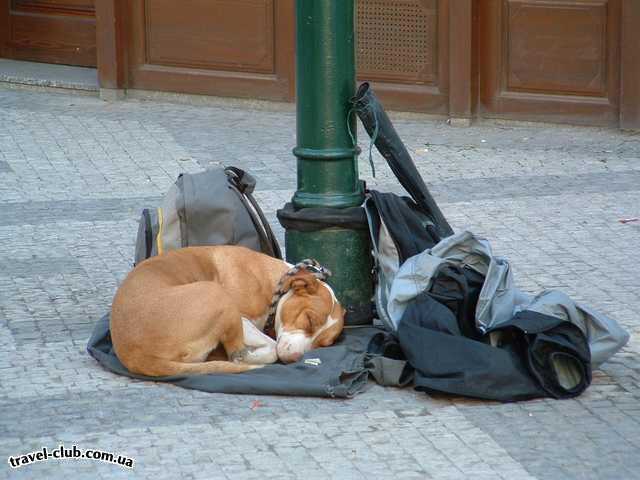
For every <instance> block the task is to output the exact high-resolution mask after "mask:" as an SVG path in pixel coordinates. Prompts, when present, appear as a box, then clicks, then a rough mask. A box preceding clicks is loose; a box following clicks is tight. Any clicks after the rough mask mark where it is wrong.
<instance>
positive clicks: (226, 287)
mask: <svg viewBox="0 0 640 480" xmlns="http://www.w3.org/2000/svg"><path fill="white" fill-rule="evenodd" d="M328 275H330V272H328V271H327V270H325V269H324V268H322V267H321V266H320V265H318V264H317V262H314V261H309V260H306V261H304V262H303V263H300V264H298V265H296V266H292V265H290V264H288V263H286V262H284V261H282V260H278V259H275V258H272V257H269V256H267V255H264V254H262V253H257V252H255V251H253V250H249V249H247V248H244V247H238V246H213V247H189V248H183V249H180V250H175V251H172V252H168V253H165V254H162V255H160V256H157V257H152V258H150V259H148V260H145V261H144V262H142V263H140V264H139V265H138V266H136V268H134V269H133V270H132V271H131V272H130V273H129V275H128V276H127V278H126V279H125V280H124V282H123V283H122V285H121V286H120V288H119V289H118V291H117V292H116V295H115V298H114V300H113V306H112V309H111V337H112V340H113V345H114V348H115V351H116V354H117V356H118V358H119V359H120V361H121V362H122V363H123V364H124V365H125V366H126V367H127V368H128V369H129V370H130V371H131V372H133V373H138V374H142V375H149V376H164V375H182V374H202V373H238V372H244V371H247V370H251V369H253V368H259V367H261V366H263V365H265V364H268V363H273V362H275V361H276V360H278V359H280V360H281V361H283V362H285V363H291V362H295V361H298V360H299V359H300V358H301V357H302V355H303V354H304V353H305V352H306V351H308V350H310V349H313V348H317V347H325V346H329V345H331V344H333V342H334V341H335V339H336V338H337V337H338V335H340V333H341V332H342V329H343V326H344V315H345V310H344V309H343V308H342V306H341V305H340V304H339V303H338V301H337V300H336V297H335V294H334V293H333V290H332V289H331V287H330V286H329V285H328V284H326V283H325V282H324V281H323V280H324V279H325V278H326V277H327V276H328ZM263 332H264V333H263ZM266 333H270V334H271V336H273V337H275V340H274V339H273V338H271V337H270V336H268V335H267V334H266Z"/></svg>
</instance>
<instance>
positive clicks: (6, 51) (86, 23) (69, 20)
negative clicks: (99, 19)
mask: <svg viewBox="0 0 640 480" xmlns="http://www.w3.org/2000/svg"><path fill="white" fill-rule="evenodd" d="M0 17H1V18H0V22H1V23H0V29H1V30H3V32H4V34H3V35H2V38H0V40H1V43H2V44H3V45H2V48H1V52H0V53H1V54H2V56H4V57H7V58H14V59H17V60H31V61H36V62H46V63H62V64H66V65H81V66H90V67H95V66H96V20H95V0H4V1H3V2H2V6H0Z"/></svg>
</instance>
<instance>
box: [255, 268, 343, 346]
mask: <svg viewBox="0 0 640 480" xmlns="http://www.w3.org/2000/svg"><path fill="white" fill-rule="evenodd" d="M300 270H306V271H308V272H309V273H311V274H312V275H313V276H314V277H316V278H317V279H318V280H322V281H325V280H326V279H327V278H329V277H330V276H331V271H330V270H329V269H328V268H325V267H323V266H322V265H320V264H319V263H318V262H317V261H316V260H314V259H311V258H307V259H305V260H302V261H301V262H299V263H296V264H295V265H294V266H293V267H291V268H290V269H289V270H288V271H287V272H286V273H285V274H284V275H283V276H282V278H280V281H278V285H277V286H276V290H275V292H274V294H273V297H271V305H269V313H268V317H267V322H266V323H265V325H264V330H263V331H264V332H265V333H266V334H267V335H270V336H272V337H274V338H275V320H276V309H277V308H278V302H280V300H281V299H282V297H283V296H284V294H285V293H287V292H286V291H285V290H284V284H285V282H286V280H287V278H289V277H292V276H294V275H295V274H296V273H298V272H299V271H300ZM272 334H273V335H272Z"/></svg>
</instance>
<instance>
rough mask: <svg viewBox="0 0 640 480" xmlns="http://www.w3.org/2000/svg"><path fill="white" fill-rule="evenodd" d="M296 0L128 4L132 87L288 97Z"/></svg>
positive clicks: (186, 0)
mask: <svg viewBox="0 0 640 480" xmlns="http://www.w3.org/2000/svg"><path fill="white" fill-rule="evenodd" d="M293 5H294V0H180V1H176V0H130V1H129V2H128V20H129V28H128V32H127V45H128V47H129V49H130V50H129V75H128V77H129V88H135V89H143V90H164V91H171V92H185V93H196V94H207V95H220V96H231V97H248V98H262V99H269V100H285V101H286V100H290V99H292V98H293V92H294V85H293V70H294V61H293V59H294V43H295V38H294V36H295V30H294V28H295V27H294V23H295V22H294V18H293V13H294V10H293Z"/></svg>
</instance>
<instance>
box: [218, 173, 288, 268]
mask: <svg viewBox="0 0 640 480" xmlns="http://www.w3.org/2000/svg"><path fill="white" fill-rule="evenodd" d="M224 172H225V173H226V174H227V178H228V180H229V183H230V184H231V186H232V187H234V188H235V189H236V190H237V191H238V193H239V194H240V200H241V201H242V205H244V208H245V209H246V210H247V213H248V214H249V217H250V218H251V221H252V222H253V226H254V227H255V229H256V232H258V237H259V239H260V248H261V250H262V251H263V252H264V253H266V254H267V255H270V256H272V257H275V258H277V259H279V260H282V251H281V250H280V245H279V244H278V240H277V239H276V236H275V235H274V234H273V230H272V229H271V225H269V222H268V221H267V219H266V218H265V216H264V213H263V212H262V209H261V208H260V206H259V205H258V202H256V200H255V198H254V197H253V195H252V193H253V190H254V189H255V186H256V180H255V178H254V177H253V176H252V175H250V174H249V173H247V172H245V171H244V170H242V169H241V168H238V167H226V168H225V169H224Z"/></svg>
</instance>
